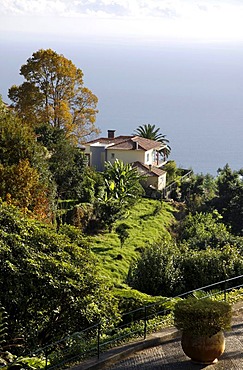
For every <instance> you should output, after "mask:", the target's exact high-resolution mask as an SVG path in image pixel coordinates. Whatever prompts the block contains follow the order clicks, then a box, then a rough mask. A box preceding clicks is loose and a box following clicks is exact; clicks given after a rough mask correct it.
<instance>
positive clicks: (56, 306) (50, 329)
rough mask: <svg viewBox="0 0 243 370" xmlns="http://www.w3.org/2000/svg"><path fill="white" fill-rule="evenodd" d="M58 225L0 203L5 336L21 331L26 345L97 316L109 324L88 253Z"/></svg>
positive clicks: (109, 308)
mask: <svg viewBox="0 0 243 370" xmlns="http://www.w3.org/2000/svg"><path fill="white" fill-rule="evenodd" d="M63 231H64V232H65V235H64V234H60V233H59V234H56V233H55V232H54V231H53V229H52V228H51V227H47V226H45V225H43V224H40V223H37V222H35V221H33V220H28V219H26V218H24V217H23V216H22V215H21V214H20V213H19V212H18V211H17V210H16V209H15V208H13V207H6V206H5V205H4V204H0V263H1V270H0V302H1V304H2V305H3V306H4V307H6V310H7V314H8V318H9V319H8V323H9V333H10V335H11V337H12V338H14V337H23V338H24V340H25V342H26V344H28V345H29V346H36V345H37V344H40V345H42V344H44V343H47V342H49V341H53V340H54V339H56V338H60V337H61V336H63V335H66V334H67V333H72V332H73V331H77V330H82V329H83V328H84V327H86V326H88V325H90V324H92V323H94V322H97V321H99V320H100V319H101V320H102V322H104V323H106V324H105V325H110V324H111V325H112V323H113V322H114V320H115V318H116V315H117V305H116V300H115V299H114V298H113V296H112V295H111V293H110V290H109V287H107V286H105V285H107V284H105V282H102V280H101V278H100V277H99V271H98V268H97V266H96V260H95V258H94V256H93V255H92V254H91V252H90V251H89V249H88V248H87V247H86V245H85V243H83V242H82V239H81V237H80V235H76V234H75V232H72V230H70V229H68V230H63ZM68 235H70V237H69V236H68ZM72 240H73V241H72Z"/></svg>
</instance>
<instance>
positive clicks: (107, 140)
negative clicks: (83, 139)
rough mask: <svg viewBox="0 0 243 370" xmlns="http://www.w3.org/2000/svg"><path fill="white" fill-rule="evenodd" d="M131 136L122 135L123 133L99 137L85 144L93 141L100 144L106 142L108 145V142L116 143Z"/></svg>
mask: <svg viewBox="0 0 243 370" xmlns="http://www.w3.org/2000/svg"><path fill="white" fill-rule="evenodd" d="M132 137H133V136H123V135H120V136H117V137H114V138H108V137H99V138H98V139H94V140H91V141H88V142H87V143H86V145H87V144H95V143H101V144H107V145H109V144H118V143H120V142H121V141H123V140H127V139H131V138H132Z"/></svg>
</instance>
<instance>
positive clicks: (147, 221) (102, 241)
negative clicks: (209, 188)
mask: <svg viewBox="0 0 243 370" xmlns="http://www.w3.org/2000/svg"><path fill="white" fill-rule="evenodd" d="M174 212H175V209H174V208H173V207H172V205H171V204H170V203H167V202H162V203H161V202H160V201H157V200H151V199H145V198H141V199H140V200H139V201H138V203H137V204H135V205H134V206H133V207H132V208H130V210H129V211H128V212H127V216H126V217H125V219H123V220H122V221H117V222H116V223H115V224H114V227H113V231H112V232H111V233H109V232H108V231H106V232H103V233H101V234H99V235H96V236H92V237H88V242H89V245H90V247H91V250H92V251H93V252H94V253H95V254H96V256H97V257H98V260H99V264H100V270H101V273H102V275H103V276H104V279H107V280H111V281H112V282H113V283H114V285H115V286H116V287H118V286H123V285H124V282H125V280H126V277H127V274H128V270H129V267H130V264H131V262H132V261H134V259H136V258H137V257H138V256H139V255H140V252H141V250H142V249H143V248H145V247H146V246H148V245H152V244H154V243H157V242H158V240H161V239H171V235H170V228H171V226H172V225H173V223H174V222H175V219H174ZM121 222H122V223H124V222H125V223H126V225H128V227H129V229H128V233H129V237H128V238H127V239H126V240H125V243H124V245H123V246H121V243H120V240H119V237H118V234H117V233H116V232H115V229H116V227H117V226H118V225H119V224H120V223H121Z"/></svg>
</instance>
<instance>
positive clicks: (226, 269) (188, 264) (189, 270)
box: [179, 245, 243, 293]
mask: <svg viewBox="0 0 243 370" xmlns="http://www.w3.org/2000/svg"><path fill="white" fill-rule="evenodd" d="M179 264H180V276H181V292H180V293H184V292H186V291H191V290H194V289H198V288H200V287H203V286H207V285H209V284H213V283H216V282H218V281H224V280H225V279H227V278H232V277H235V276H239V275H242V273H243V259H242V257H241V254H240V253H239V251H238V250H237V249H236V248H235V247H232V246H229V245H226V246H225V247H224V248H222V249H221V250H216V249H212V248H207V249H206V250H200V251H194V250H191V249H188V250H186V251H184V252H182V254H181V257H180V262H179ZM219 288H220V287H219ZM221 288H223V287H222V286H221Z"/></svg>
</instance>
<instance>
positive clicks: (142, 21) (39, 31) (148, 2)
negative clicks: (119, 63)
mask: <svg viewBox="0 0 243 370" xmlns="http://www.w3.org/2000/svg"><path fill="white" fill-rule="evenodd" d="M242 19H243V1H242V0H1V1H0V38H2V39H3V38H4V37H5V39H6V38H8V37H15V38H18V37H21V35H28V36H29V37H32V38H34V37H38V35H42V37H44V36H45V35H46V36H47V35H49V37H50V36H51V35H53V36H54V35H55V34H58V33H59V34H60V32H61V31H63V30H65V35H66V36H68V35H69V36H70V37H75V36H80V35H82V36H85V37H98V38H102V39H103V40H105V39H107V38H108V39H110V38H114V37H115V38H119V37H127V38H129V37H140V38H141V37H142V38H150V39H151V38H154V37H157V38H158V37H163V38H168V39H197V40H207V41H209V40H213V41H215V40H219V41H222V40H239V39H242V37H243V36H242V35H243V22H242Z"/></svg>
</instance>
